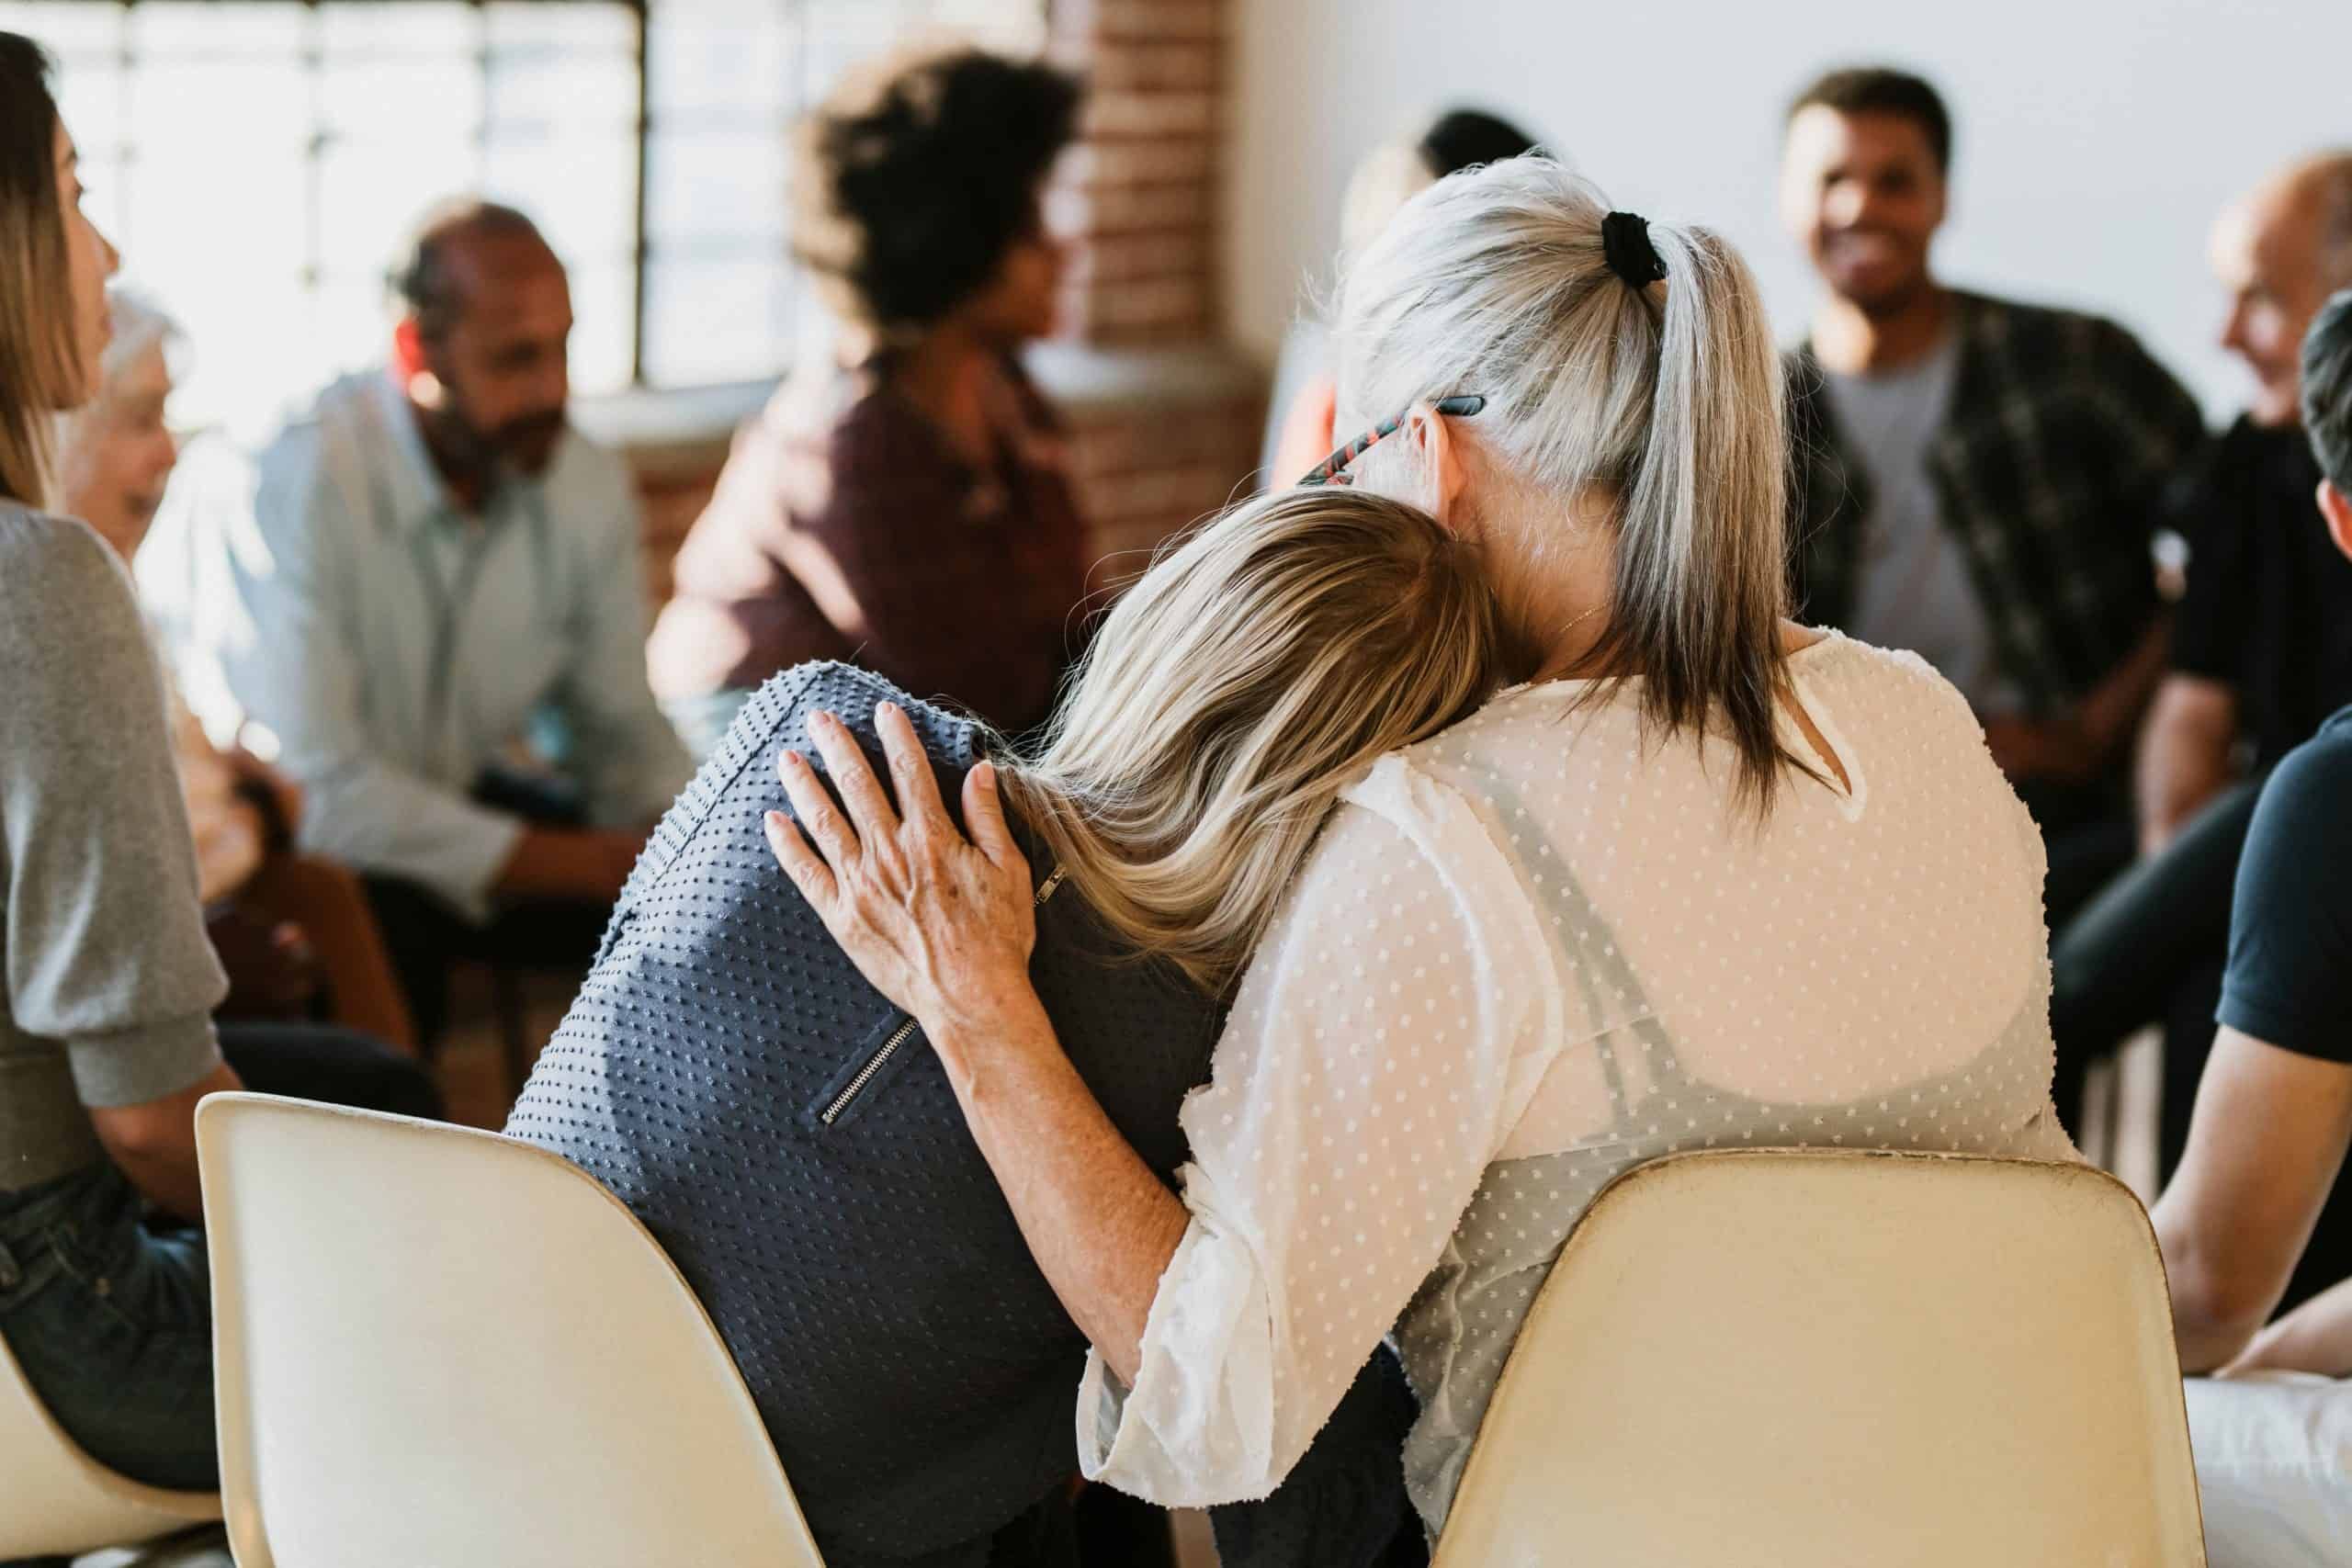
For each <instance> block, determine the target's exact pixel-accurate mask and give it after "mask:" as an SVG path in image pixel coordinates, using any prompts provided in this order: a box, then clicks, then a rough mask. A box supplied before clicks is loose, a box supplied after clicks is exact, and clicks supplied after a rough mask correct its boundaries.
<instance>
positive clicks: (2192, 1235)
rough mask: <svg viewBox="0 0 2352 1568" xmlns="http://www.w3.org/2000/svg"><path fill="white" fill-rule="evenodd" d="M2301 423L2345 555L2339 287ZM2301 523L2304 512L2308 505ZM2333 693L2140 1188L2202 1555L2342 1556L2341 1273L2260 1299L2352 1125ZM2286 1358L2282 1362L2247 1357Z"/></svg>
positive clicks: (2344, 821) (2346, 785)
mask: <svg viewBox="0 0 2352 1568" xmlns="http://www.w3.org/2000/svg"><path fill="white" fill-rule="evenodd" d="M2302 412H2303V426H2304V429H2305V430H2306V431H2307V432H2308V433H2309V435H2310V438H2311V444H2312V450H2313V451H2314V452H2315V453H2316V454H2317V456H2318V458H2319V464H2320V468H2321V469H2322V471H2323V472H2324V475H2325V478H2324V479H2323V480H2322V482H2321V486H2320V490H2319V497H2320V510H2321V512H2322V513H2323V514H2324V518H2325V522H2324V533H2325V534H2326V535H2327V536H2331V537H2332V538H2333V540H2334V542H2335V547H2336V548H2338V549H2340V550H2342V551H2344V552H2345V553H2346V555H2352V290H2346V291H2345V292H2344V293H2340V294H2338V295H2336V296H2335V298H2334V299H2332V300H2330V301H2329V302H2328V304H2327V306H2326V308H2325V309H2324V310H2322V311H2321V312H2320V313H2319V316H2318V319H2317V320H2316V321H2313V323H2312V329H2311V333H2310V335H2309V337H2308V338H2306V339H2305V342H2304V347H2303V355H2302ZM2312 526H2313V527H2314V528H2315V529H2316V528H2321V527H2322V526H2323V525H2321V524H2320V523H2317V522H2314V523H2313V525H2312ZM2347 866H2352V708H2346V709H2345V710H2344V711H2342V712H2340V713H2338V714H2336V715H2335V717H2333V718H2331V719H2330V720H2328V721H2327V722H2326V723H2325V724H2324V725H2322V726H2321V727H2320V729H2319V733H2318V734H2317V735H2315V736H2313V737H2312V739H2310V740H2308V741H2306V742H2305V743H2304V744H2302V745H2301V746H2299V747H2297V748H2296V749H2295V750H2293V751H2291V752H2290V753H2289V754H2288V755H2287V757H2286V758H2285V760H2284V761H2280V762H2279V763H2278V768H2277V769H2276V771H2275V772H2273V773H2272V774H2271V776H2270V779H2269V781H2268V782H2267V784H2264V785H2263V788H2262V797H2261V801H2260V803H2259V804H2258V805H2257V806H2256V807H2255V811H2254V819H2253V822H2252V825H2251V826H2250V827H2249V828H2248V829H2247V833H2246V840H2245V854H2244V856H2243V858H2242V859H2241V860H2240V862H2239V864H2238V873H2237V897H2236V900H2235V904H2234V907H2233V909H2232V912H2231V917H2230V947H2229V968H2228V972H2227V976H2226V977H2225V979H2224V980H2223V983H2222V1001H2221V1007H2220V1010H2219V1013H2218V1021H2219V1022H2220V1024H2221V1028H2220V1030H2219V1032H2217V1033H2216V1034H2215V1036H2214V1040H2213V1049H2212V1054H2211V1057H2210V1058H2209V1059H2208V1061H2207V1063H2206V1066H2205V1077H2204V1079H2203V1081H2202V1082H2201V1083H2199V1086H2198V1090H2197V1109H2196V1113H2195V1116H2194V1118H2193V1119H2192V1120H2191V1122H2190V1123H2189V1130H2188V1154H2187V1156H2185V1157H2184V1158H2183V1159H2182V1161H2181V1166H2180V1170H2179V1172H2178V1173H2177V1175H2176V1176H2175V1177H2174V1178H2173V1179H2172V1183H2171V1185H2170V1186H2168V1187H2166V1188H2165V1193H2164V1197H2163V1199H2162V1201H2159V1202H2158V1203H2157V1204H2156V1208H2155V1213H2154V1220H2155V1226H2156V1235H2157V1239H2158V1240H2159V1241H2160V1242H2161V1243H2162V1244H2163V1247H2164V1254H2165V1272H2166V1273H2167V1274H2168V1275H2169V1276H2170V1277H2171V1281H2172V1306H2173V1322H2174V1326H2175V1329H2176V1332H2177V1335H2178V1337H2179V1340H2180V1363H2181V1370H2182V1371H2187V1372H2192V1373H2195V1372H2207V1371H2217V1370H2220V1371H2225V1372H2227V1373H2228V1374H2230V1376H2231V1381H2227V1382H2211V1383H2208V1382H2195V1381H2192V1382H2191V1383H2190V1384H2189V1399H2188V1415H2189V1428H2190V1436H2191V1438H2192V1440H2193V1442H2194V1445H2195V1447H2196V1450H2197V1468H2198V1475H2199V1483H2200V1485H2201V1486H2202V1488H2203V1490H2204V1494H2205V1527H2206V1533H2207V1540H2208V1550H2209V1551H2210V1553H2211V1559H2212V1562H2213V1563H2214V1568H2284V1565H2286V1564H2303V1563H2309V1564H2312V1565H2313V1568H2317V1565H2318V1564H2322V1563H2338V1562H2346V1561H2347V1560H2352V1462H2347V1459H2346V1456H2347V1454H2352V1389H2346V1387H2344V1386H2343V1385H2342V1384H2341V1383H2340V1382H2335V1383H2322V1382H2318V1381H2316V1380H2318V1379H2343V1378H2346V1377H2352V1280H2344V1279H2340V1278H2339V1279H2338V1280H2336V1281H2335V1285H2334V1288H2333V1289H2331V1290H2329V1291H2327V1292H2324V1293H2323V1294H2320V1295H2318V1296H2316V1297H2314V1298H2312V1300H2310V1301H2307V1302H2305V1303H2303V1305H2302V1306H2301V1307H2300V1308H2298V1309H2297V1310H2295V1311H2293V1312H2290V1313H2289V1314H2287V1315H2285V1316H2284V1317H2281V1318H2278V1320H2276V1321H2275V1322H2274V1321H2272V1319H2271V1314H2272V1313H2273V1312H2275V1311H2276V1310H2277V1309H2278V1304H2279V1302H2280V1300H2281V1299H2282V1297H2283V1296H2284V1295H2285V1293H2286V1291H2287V1287H2288V1280H2289V1278H2290V1275H2291V1274H2292V1272H2293V1271H2294V1269H2295V1267H2296V1263H2297V1259H2298V1258H2299V1256H2300V1255H2301V1253H2302V1252H2303V1250H2304V1246H2305V1238H2306V1237H2308V1236H2310V1235H2311V1234H2312V1225H2313V1224H2314V1223H2315V1222H2316V1221H2317V1219H2318V1217H2319V1214H2320V1212H2321V1208H2322V1205H2323V1204H2324V1203H2325V1202H2326V1201H2327V1199H2328V1196H2329V1193H2330V1191H2331V1190H2332V1189H2333V1188H2334V1187H2335V1180H2336V1177H2337V1174H2338V1173H2339V1171H2340V1170H2341V1169H2342V1168H2343V1164H2344V1153H2345V1149H2346V1145H2347V1144H2352V886H2347V884H2346V876H2345V873H2346V867H2347ZM2257 1372H2267V1373H2298V1372H2300V1373H2306V1374H2312V1375H2313V1376H2312V1379H2309V1380H2305V1381H2303V1382H2300V1383H2299V1382H2296V1381H2294V1380H2291V1379H2289V1380H2284V1381H2274V1380H2273V1379H2270V1378H2267V1377H2253V1376H2251V1374H2255V1373H2257Z"/></svg>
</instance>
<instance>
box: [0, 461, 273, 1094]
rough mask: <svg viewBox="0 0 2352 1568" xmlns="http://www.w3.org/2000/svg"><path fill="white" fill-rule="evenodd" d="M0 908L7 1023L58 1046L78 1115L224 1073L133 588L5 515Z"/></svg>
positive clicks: (215, 977)
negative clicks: (2, 902)
mask: <svg viewBox="0 0 2352 1568" xmlns="http://www.w3.org/2000/svg"><path fill="white" fill-rule="evenodd" d="M0 595H5V601H6V613H5V614H0V672H5V680H6V700H5V701H0V887H5V892H6V908H5V910H0V922H5V923H4V924H0V940H5V943H6V946H5V949H0V951H5V954H6V981H7V990H6V1000H7V1010H8V1014H9V1018H8V1022H9V1023H10V1024H12V1025H13V1027H14V1029H15V1031H16V1032H19V1033H21V1034H25V1035H30V1036H34V1037H36V1038H38V1039H44V1040H48V1041H51V1042H53V1043H56V1044H58V1045H60V1046H62V1048H63V1049H64V1051H65V1053H66V1055H67V1056H68V1058H69V1060H70V1062H71V1064H72V1067H73V1073H74V1087H75V1089H76V1090H77V1091H78V1092H79V1094H80V1096H81V1099H82V1102H83V1103H84V1104H85V1105H88V1106H92V1107H107V1106H119V1105H131V1104H136V1103H139V1102H141V1101H143V1100H157V1099H161V1098H163V1097H164V1096H166V1095H170V1094H174V1093H176V1092H177V1091H179V1090H180V1089H186V1088H187V1087H188V1086H189V1085H190V1084H192V1083H195V1082H197V1081H198V1079H200V1078H202V1077H204V1076H205V1075H206V1074H207V1073H209V1072H210V1071H211V1070H212V1068H213V1066H215V1065H216V1064H217V1063H218V1062H219V1061H220V1049H219V1046H218V1044H217V1043H216V1042H215V1040H214V1037H213V1032H212V1022H211V1013H212V1010H213V1009H214V1008H215V1007H216V1006H218V1005H219V1004H220V999H221V998H222V997H223V996H225V995H226V994H227V992H228V980H227V977H226V976H223V975H222V973H221V970H220V960H219V959H218V958H217V957H216V956H215V955H214V953H213V951H212V944H211V942H210V941H209V938H208V937H207V936H206V935H205V931H204V921H203V916H202V912H201V910H200V908H199V907H198V898H197V883H196V852H195V845H194V840H192V838H191V837H190V835H189V832H188V825H187V807H186V806H185V804H184V803H183V802H182V799H181V796H180V790H179V782H178V777H177V774H176V773H175V763H174V761H173V757H172V749H171V742H170V739H169V737H168V735H167V733H166V731H165V728H164V702H163V681H162V676H161V673H160V671H158V669H157V667H156V663H155V656H154V653H153V649H152V648H151V647H150V645H149V643H148V640H147V636H146V631H145V628H144V626H142V625H141V621H140V618H139V609H138V605H137V604H136V603H135V602H134V601H133V599H132V597H131V592H130V579H129V576H128V574H127V573H126V572H125V571H124V570H123V569H122V566H121V564H120V563H119V561H117V560H116V558H114V556H113V554H112V553H111V552H110V551H109V550H108V549H107V547H106V546H105V545H103V544H102V543H100V542H99V540H98V538H97V536H96V535H95V534H93V533H91V532H90V531H89V529H87V528H86V527H85V526H83V525H80V524H78V523H72V522H62V521H60V520H58V519H55V518H50V517H43V516H40V515H38V514H36V513H28V512H26V511H24V510H23V509H21V508H17V507H13V506H0Z"/></svg>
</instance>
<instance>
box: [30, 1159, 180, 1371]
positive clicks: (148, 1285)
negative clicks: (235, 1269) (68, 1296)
mask: <svg viewBox="0 0 2352 1568" xmlns="http://www.w3.org/2000/svg"><path fill="white" fill-rule="evenodd" d="M46 1239H47V1240H48V1242H49V1245H50V1248H51V1254H52V1255H53V1256H54V1257H55V1258H56V1259H57V1262H58V1265H59V1267H60V1268H61V1269H62V1270H63V1271H64V1273H65V1274H66V1275H67V1276H69V1277H70V1278H72V1279H73V1280H74V1281H75V1282H76V1283H78V1284H79V1285H80V1287H81V1290H82V1292H83V1293H84V1294H85V1296H86V1297H87V1299H88V1302H89V1303H90V1306H91V1308H92V1310H93V1311H95V1312H96V1313H98V1314H102V1315H104V1316H105V1317H107V1318H108V1319H110V1320H111V1321H112V1322H113V1323H114V1324H116V1325H119V1326H120V1327H122V1328H125V1329H128V1330H130V1332H131V1333H133V1334H139V1335H143V1334H148V1333H152V1332H154V1331H156V1330H159V1329H176V1328H182V1327H185V1326H186V1325H188V1324H189V1323H191V1322H198V1323H201V1322H204V1321H206V1320H207V1319H208V1318H209V1313H210V1304H211V1303H210V1296H211V1292H210V1289H209V1286H210V1280H209V1275H208V1273H207V1269H206V1263H205V1258H204V1240H203V1236H202V1234H201V1233H200V1232H198V1231H193V1230H187V1231H174V1232H164V1233H161V1234H158V1233H155V1232H151V1231H150V1230H149V1229H148V1228H147V1227H146V1225H145V1224H143V1223H142V1221H141V1204H140V1201H139V1198H138V1195H137V1193H136V1192H134V1191H133V1190H131V1188H130V1183H129V1182H127V1181H122V1180H121V1179H119V1178H117V1179H116V1182H115V1183H113V1184H109V1185H108V1186H107V1188H106V1189H105V1190H96V1191H93V1192H92V1193H91V1194H90V1196H89V1200H88V1201H86V1202H85V1203H81V1204H78V1205H76V1206H75V1210H74V1212H73V1213H68V1214H65V1215H63V1216H62V1217H61V1218H60V1219H59V1220H58V1221H57V1222H56V1223H55V1224H52V1225H51V1226H50V1227H49V1229H48V1232H47V1237H46ZM94 1326H95V1325H94Z"/></svg>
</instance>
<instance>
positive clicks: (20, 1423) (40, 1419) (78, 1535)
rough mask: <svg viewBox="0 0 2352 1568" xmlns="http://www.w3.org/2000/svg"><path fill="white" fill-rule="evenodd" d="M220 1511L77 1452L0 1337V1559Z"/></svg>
mask: <svg viewBox="0 0 2352 1568" xmlns="http://www.w3.org/2000/svg"><path fill="white" fill-rule="evenodd" d="M219 1517H220V1498H219V1496H217V1495H214V1494H212V1493H209V1492H166V1491H164V1490H162V1489H161V1488H158V1487H153V1486H142V1485H141V1484H140V1483H137V1482H135V1481H132V1480H130V1478H129V1477H127V1476H122V1475H118V1474H116V1473H115V1472H113V1471H111V1470H108V1469H107V1467H106V1466H105V1465H102V1464H100V1463H99V1462H98V1461H96V1460H94V1459H92V1458H91V1457H90V1456H89V1455H88V1454H85V1453H84V1452H83V1451H82V1450H81V1448H80V1447H79V1446H78V1445H77V1444H76V1443H75V1442H74V1439H73V1438H69V1437H67V1436H66V1435H65V1429H64V1428H63V1427H60V1426H59V1425H58V1424H57V1421H56V1418H55V1417H53V1416H51V1415H50V1413H49V1409H48V1407H47V1406H46V1405H44V1404H41V1402H40V1395H39V1394H38V1393H34V1392H33V1387H32V1385H31V1384H30V1383H28V1382H26V1381H25V1373H24V1369H23V1368H21V1367H19V1366H18V1365H17V1358H16V1356H15V1355H14V1354H13V1353H12V1352H11V1351H10V1350H9V1348H8V1346H7V1342H6V1340H0V1560H5V1559H10V1558H17V1557H48V1556H61V1557H73V1556H78V1555H79V1554H81V1553H83V1552H85V1551H98V1550H100V1549H101V1548H104V1547H109V1546H130V1545H134V1544H136V1543H138V1542H140V1541H142V1540H150V1539H152V1538H153V1537H155V1536H159V1535H167V1534H169V1533H170V1532H172V1531H173V1530H179V1529H187V1527H188V1526H189V1525H191V1524H197V1523H200V1522H202V1521H204V1520H207V1519H217V1518H219Z"/></svg>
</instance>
